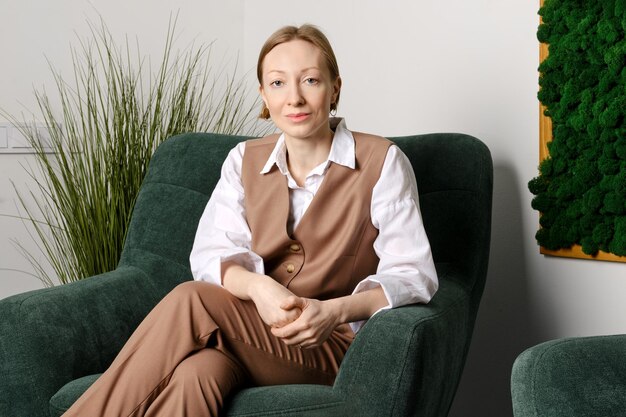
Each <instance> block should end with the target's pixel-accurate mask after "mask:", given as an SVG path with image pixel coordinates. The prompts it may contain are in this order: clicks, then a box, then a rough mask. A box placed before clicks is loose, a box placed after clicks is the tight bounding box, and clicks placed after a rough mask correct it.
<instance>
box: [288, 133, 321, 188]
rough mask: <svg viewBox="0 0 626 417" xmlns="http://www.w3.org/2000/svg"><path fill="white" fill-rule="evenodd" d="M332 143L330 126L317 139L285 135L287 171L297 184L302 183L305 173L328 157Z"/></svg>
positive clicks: (301, 184) (307, 173) (300, 184)
mask: <svg viewBox="0 0 626 417" xmlns="http://www.w3.org/2000/svg"><path fill="white" fill-rule="evenodd" d="M332 143H333V131H332V130H330V128H329V129H328V131H327V132H324V134H323V135H321V136H319V138H318V139H314V138H304V139H300V138H291V137H288V136H285V144H286V146H287V164H288V166H289V172H290V173H291V176H292V177H293V179H294V180H295V181H296V183H297V184H298V185H299V186H303V185H304V181H305V179H306V177H307V175H309V173H310V172H311V171H312V170H313V169H314V168H315V167H317V166H318V165H319V164H321V163H322V162H324V161H325V160H326V159H328V154H329V153H330V148H331V146H332Z"/></svg>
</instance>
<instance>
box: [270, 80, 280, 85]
mask: <svg viewBox="0 0 626 417" xmlns="http://www.w3.org/2000/svg"><path fill="white" fill-rule="evenodd" d="M270 85H271V86H272V87H280V86H282V85H283V82H282V81H280V80H276V81H272V82H271V83H270Z"/></svg>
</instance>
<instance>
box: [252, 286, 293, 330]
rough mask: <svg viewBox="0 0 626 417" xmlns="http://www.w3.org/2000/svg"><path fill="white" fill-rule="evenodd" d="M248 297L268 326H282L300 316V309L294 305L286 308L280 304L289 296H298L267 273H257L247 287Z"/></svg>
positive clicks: (284, 302) (286, 302)
mask: <svg viewBox="0 0 626 417" xmlns="http://www.w3.org/2000/svg"><path fill="white" fill-rule="evenodd" d="M249 295H250V299H251V300H252V301H253V302H254V304H255V305H256V308H257V310H258V312H259V315H260V316H261V319H262V320H263V321H264V322H265V323H266V324H267V325H268V326H270V327H282V326H285V325H286V324H289V323H291V322H293V321H294V320H296V319H297V318H298V317H300V314H302V310H301V309H300V308H298V307H294V308H291V309H288V310H285V309H283V308H281V305H285V304H293V303H289V302H288V300H289V299H290V298H292V297H293V298H298V297H296V296H295V295H294V294H293V293H292V292H291V291H289V290H288V289H287V288H285V287H284V286H282V285H281V284H279V283H278V282H276V281H275V280H274V279H273V278H271V277H269V276H267V275H258V276H257V279H255V280H254V281H252V282H251V285H250V288H249Z"/></svg>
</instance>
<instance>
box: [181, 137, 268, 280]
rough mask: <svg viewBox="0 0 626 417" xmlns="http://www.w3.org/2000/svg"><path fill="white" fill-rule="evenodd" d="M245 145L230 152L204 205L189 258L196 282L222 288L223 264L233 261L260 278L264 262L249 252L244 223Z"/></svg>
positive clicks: (242, 144)
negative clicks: (242, 174)
mask: <svg viewBox="0 0 626 417" xmlns="http://www.w3.org/2000/svg"><path fill="white" fill-rule="evenodd" d="M244 150H245V142H242V143H239V144H238V145H237V146H236V147H235V148H233V149H232V150H231V151H230V153H229V154H228V157H227V158H226V160H225V161H224V164H223V165H222V172H221V177H220V179H219V181H218V183H217V185H216V186H215V189H214V190H213V194H212V195H211V198H210V199H209V202H208V203H207V205H206V207H205V209H204V212H203V213H202V217H200V222H199V224H198V229H197V230H196V237H195V240H194V243H193V248H192V249H191V255H190V256H189V263H190V265H191V272H192V274H193V277H194V279H195V280H197V281H207V282H211V283H214V284H218V285H222V262H226V261H234V262H236V263H238V264H239V265H241V266H243V267H244V268H246V269H248V270H249V271H252V272H257V273H259V274H263V273H265V272H264V267H263V259H262V258H261V257H260V256H259V255H257V254H256V253H254V252H253V251H252V250H251V246H252V238H251V233H250V228H249V227H248V223H247V222H246V213H245V206H244V191H243V185H242V183H241V164H242V161H243V152H244Z"/></svg>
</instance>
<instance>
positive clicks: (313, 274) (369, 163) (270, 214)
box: [241, 133, 391, 300]
mask: <svg viewBox="0 0 626 417" xmlns="http://www.w3.org/2000/svg"><path fill="white" fill-rule="evenodd" d="M353 135H354V138H355V145H356V148H355V149H356V167H355V168H356V169H350V168H348V167H344V166H342V165H338V164H335V163H332V162H331V164H330V166H329V167H328V170H327V171H326V176H325V177H324V181H323V182H322V184H321V186H320V188H319V190H318V191H317V193H316V195H315V197H314V198H313V201H312V202H311V205H310V206H309V208H308V209H307V211H306V213H305V214H304V217H303V218H302V220H301V221H300V223H299V224H298V227H296V229H295V230H294V231H293V233H292V236H289V235H288V234H287V221H288V216H289V188H288V186H287V178H286V177H285V176H284V175H282V174H281V173H280V171H279V170H278V167H276V165H274V166H273V167H272V169H271V170H270V171H269V172H268V173H266V174H260V172H261V170H262V169H263V166H264V165H265V163H266V162H267V160H268V158H269V156H270V154H271V153H272V150H273V149H274V147H275V145H276V142H277V140H278V137H277V136H276V135H274V136H270V137H267V138H262V139H255V140H251V141H248V142H247V143H246V149H245V153H244V156H243V166H242V173H241V179H242V183H243V188H244V191H245V207H246V219H247V221H248V225H249V226H250V231H251V232H252V250H253V251H254V252H255V253H257V254H259V255H260V256H261V257H262V258H263V260H264V264H265V273H266V274H267V275H269V276H271V277H273V278H274V279H275V280H276V281H278V282H280V283H281V284H283V285H284V286H286V287H287V288H289V289H290V290H291V291H292V292H293V293H294V294H296V295H299V296H302V297H308V298H316V299H320V300H324V299H329V298H335V297H340V296H344V295H349V294H351V293H352V291H353V290H354V288H355V287H356V285H357V284H358V283H359V282H360V281H361V280H363V279H364V278H366V277H367V276H369V275H372V274H374V273H376V268H377V266H378V261H379V259H378V257H377V256H376V253H375V252H374V247H373V244H374V240H375V239H376V237H377V236H378V230H377V229H376V228H375V227H374V226H373V225H372V220H371V217H370V208H371V201H372V189H373V188H374V185H375V184H376V182H377V181H378V178H379V177H380V172H381V170H382V167H383V163H384V161H385V157H386V155H387V149H389V146H390V145H391V142H390V141H388V140H387V139H384V138H380V137H378V136H371V135H366V134H362V133H353Z"/></svg>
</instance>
